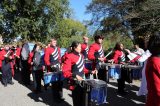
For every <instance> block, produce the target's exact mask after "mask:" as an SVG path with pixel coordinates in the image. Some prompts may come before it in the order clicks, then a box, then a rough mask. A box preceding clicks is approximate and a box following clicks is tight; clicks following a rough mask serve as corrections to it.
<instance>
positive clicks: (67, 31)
mask: <svg viewBox="0 0 160 106" xmlns="http://www.w3.org/2000/svg"><path fill="white" fill-rule="evenodd" d="M53 32H54V33H55V35H56V38H60V37H69V38H70V37H71V36H77V35H84V34H86V33H87V29H86V27H85V26H84V25H83V24H82V23H81V22H79V21H76V20H73V19H64V20H62V21H61V22H59V23H58V25H57V27H56V28H55V30H53Z"/></svg>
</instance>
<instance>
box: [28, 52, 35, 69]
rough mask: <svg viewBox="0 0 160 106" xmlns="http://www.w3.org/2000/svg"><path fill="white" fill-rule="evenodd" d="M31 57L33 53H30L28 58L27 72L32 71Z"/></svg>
mask: <svg viewBox="0 0 160 106" xmlns="http://www.w3.org/2000/svg"><path fill="white" fill-rule="evenodd" d="M33 56H34V52H30V53H29V56H28V65H29V70H30V71H32V64H31V63H32V61H33Z"/></svg>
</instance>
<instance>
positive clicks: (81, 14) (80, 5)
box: [70, 0, 91, 22]
mask: <svg viewBox="0 0 160 106" xmlns="http://www.w3.org/2000/svg"><path fill="white" fill-rule="evenodd" d="M90 2H91V0H70V6H71V8H72V9H73V11H74V16H75V17H74V18H76V19H77V20H79V21H81V22H83V20H89V19H91V15H90V14H85V10H86V5H88V4H89V3H90Z"/></svg>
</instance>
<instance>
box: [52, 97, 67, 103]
mask: <svg viewBox="0 0 160 106" xmlns="http://www.w3.org/2000/svg"><path fill="white" fill-rule="evenodd" d="M64 100H65V99H64V98H59V99H57V98H56V99H54V101H55V102H56V103H61V102H63V101H64Z"/></svg>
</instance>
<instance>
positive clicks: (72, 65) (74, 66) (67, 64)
mask: <svg viewBox="0 0 160 106" xmlns="http://www.w3.org/2000/svg"><path fill="white" fill-rule="evenodd" d="M62 72H63V75H64V77H65V78H69V79H70V86H69V89H70V90H73V89H74V83H73V82H74V81H73V79H72V77H73V76H76V75H79V76H81V77H83V76H84V74H85V73H88V70H87V69H86V68H85V67H84V58H83V55H82V54H79V53H77V52H73V53H70V54H68V55H67V56H66V59H65V61H64V63H63V66H62Z"/></svg>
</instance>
